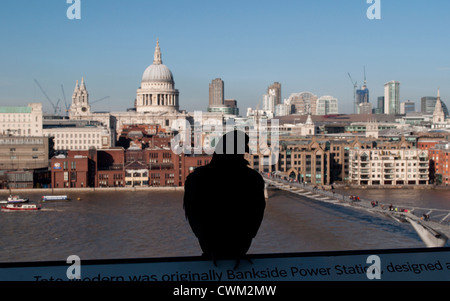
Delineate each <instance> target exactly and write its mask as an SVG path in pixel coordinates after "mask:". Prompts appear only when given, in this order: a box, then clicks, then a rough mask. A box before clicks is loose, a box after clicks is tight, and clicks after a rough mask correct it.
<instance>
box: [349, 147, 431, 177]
mask: <svg viewBox="0 0 450 301" xmlns="http://www.w3.org/2000/svg"><path fill="white" fill-rule="evenodd" d="M349 177H350V182H351V184H358V185H426V184H428V180H429V161H428V151H427V150H420V149H390V150H379V149H354V150H350V153H349Z"/></svg>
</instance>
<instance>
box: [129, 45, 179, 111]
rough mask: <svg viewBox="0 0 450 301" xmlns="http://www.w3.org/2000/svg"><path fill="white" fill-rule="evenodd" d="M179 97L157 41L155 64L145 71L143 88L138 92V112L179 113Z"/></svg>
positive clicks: (136, 103) (142, 82) (136, 105)
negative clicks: (163, 61)
mask: <svg viewBox="0 0 450 301" xmlns="http://www.w3.org/2000/svg"><path fill="white" fill-rule="evenodd" d="M178 95H179V92H178V90H177V89H175V82H174V80H173V75H172V72H171V71H170V69H169V68H168V67H167V66H166V65H164V64H163V63H162V55H161V49H160V47H159V41H157V42H156V48H155V53H154V59H153V64H152V65H150V66H149V67H147V69H145V71H144V74H143V75H142V81H141V86H140V88H139V89H138V90H137V92H136V102H135V107H136V112H138V113H163V112H168V113H175V112H178V109H179V103H178Z"/></svg>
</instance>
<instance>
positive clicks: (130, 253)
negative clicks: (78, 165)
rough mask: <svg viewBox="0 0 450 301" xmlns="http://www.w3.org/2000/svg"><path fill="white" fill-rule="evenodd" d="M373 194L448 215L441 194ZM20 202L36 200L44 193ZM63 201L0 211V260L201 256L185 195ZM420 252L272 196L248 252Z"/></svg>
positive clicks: (381, 226) (360, 219)
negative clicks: (28, 209)
mask: <svg viewBox="0 0 450 301" xmlns="http://www.w3.org/2000/svg"><path fill="white" fill-rule="evenodd" d="M358 193H361V194H363V193H369V192H367V191H361V192H358ZM377 193H378V195H377V194H374V193H370V196H372V198H375V197H377V198H378V197H380V198H381V197H382V198H387V197H396V196H395V193H398V196H397V198H400V196H402V197H404V200H403V201H404V202H420V203H421V204H423V206H431V205H435V206H434V207H436V206H440V207H441V208H442V207H444V208H447V209H450V204H447V203H446V202H445V201H446V200H449V192H447V191H446V192H437V194H436V195H434V196H433V194H430V191H428V192H427V191H419V193H418V192H417V191H412V192H411V193H412V194H411V195H405V192H403V193H402V192H400V191H395V192H393V191H388V192H385V191H384V192H383V191H381V190H379V191H378V192H377ZM408 193H409V192H408ZM439 193H440V194H439ZM23 196H24V197H29V198H30V199H31V200H38V199H39V198H40V197H41V196H42V195H40V194H27V195H23ZM69 196H70V197H71V201H67V202H47V203H43V204H42V206H43V209H42V210H40V211H38V212H1V213H0V231H1V239H0V262H9V261H47V260H65V259H66V258H67V257H68V256H69V255H72V254H74V255H78V256H80V258H82V259H110V258H148V257H170V256H196V255H200V254H201V250H200V248H199V246H198V243H197V240H196V238H195V236H194V235H193V234H192V232H191V230H190V228H189V224H188V223H187V221H186V220H185V218H184V211H183V209H182V199H183V191H170V192H163V191H139V192H89V193H87V192H85V193H71V194H69ZM0 198H1V199H4V198H6V196H3V195H2V196H0ZM77 198H80V200H77ZM439 198H440V199H439ZM448 202H450V201H448ZM445 206H447V207H445ZM423 246H424V245H423V243H422V242H421V240H420V239H419V237H418V236H417V234H416V233H415V232H414V230H413V229H412V228H411V227H410V226H408V225H407V224H399V223H397V222H396V221H394V220H392V219H389V218H385V217H382V216H379V215H373V214H371V213H368V212H364V211H358V210H355V209H353V208H347V207H342V206H336V205H333V204H328V203H321V202H318V201H313V200H310V199H307V198H304V197H302V196H298V195H294V194H291V193H287V192H283V191H279V190H273V191H270V198H269V200H268V203H267V209H266V213H265V217H264V221H263V223H262V225H261V228H260V231H259V233H258V235H257V237H256V238H255V240H254V241H253V245H252V247H251V249H250V253H281V252H306V251H331V250H355V249H386V248H410V247H423Z"/></svg>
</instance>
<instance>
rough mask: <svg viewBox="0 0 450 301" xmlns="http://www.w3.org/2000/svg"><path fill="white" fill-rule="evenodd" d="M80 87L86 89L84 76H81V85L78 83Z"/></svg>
mask: <svg viewBox="0 0 450 301" xmlns="http://www.w3.org/2000/svg"><path fill="white" fill-rule="evenodd" d="M80 89H81V90H86V85H85V83H84V77H81V85H80Z"/></svg>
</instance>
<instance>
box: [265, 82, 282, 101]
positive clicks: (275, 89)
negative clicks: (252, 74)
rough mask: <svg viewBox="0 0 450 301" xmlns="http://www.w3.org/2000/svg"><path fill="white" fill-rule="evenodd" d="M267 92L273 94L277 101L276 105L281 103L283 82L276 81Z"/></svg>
mask: <svg viewBox="0 0 450 301" xmlns="http://www.w3.org/2000/svg"><path fill="white" fill-rule="evenodd" d="M267 94H268V95H273V97H274V100H275V103H274V105H275V106H276V105H279V104H280V103H281V84H280V83H279V82H275V83H273V84H272V85H270V86H269V87H268V88H267Z"/></svg>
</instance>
